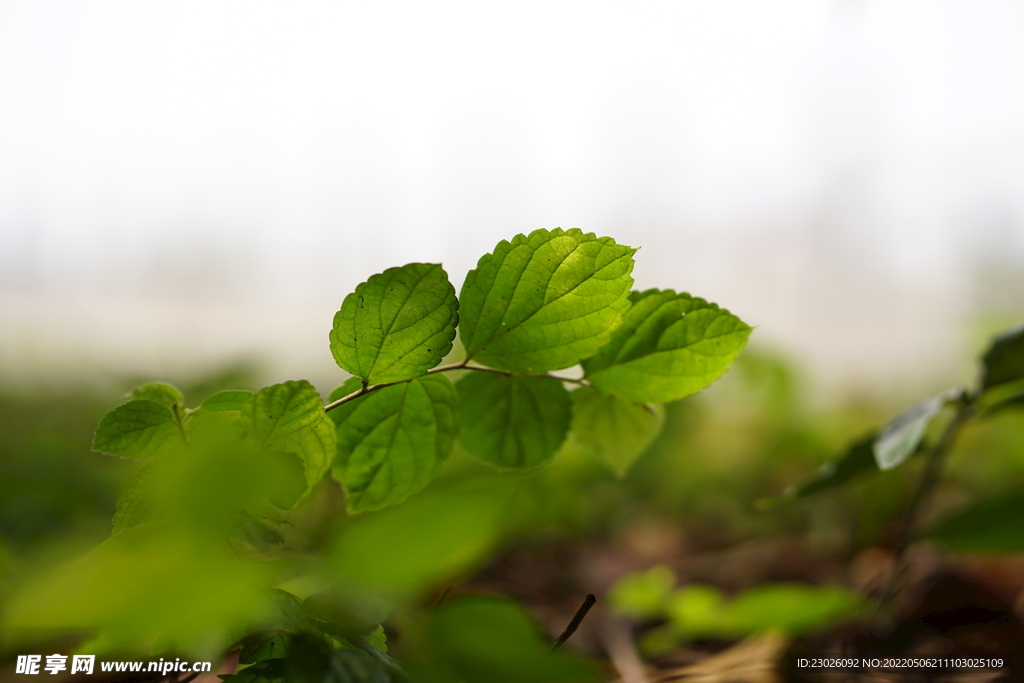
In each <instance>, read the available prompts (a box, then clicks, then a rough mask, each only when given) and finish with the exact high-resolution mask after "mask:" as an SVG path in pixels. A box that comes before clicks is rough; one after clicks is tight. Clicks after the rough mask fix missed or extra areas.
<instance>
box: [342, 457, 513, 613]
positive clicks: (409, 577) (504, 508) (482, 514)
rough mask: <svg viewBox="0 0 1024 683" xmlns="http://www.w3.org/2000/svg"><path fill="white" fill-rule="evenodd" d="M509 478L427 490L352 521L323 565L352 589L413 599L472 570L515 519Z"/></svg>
mask: <svg viewBox="0 0 1024 683" xmlns="http://www.w3.org/2000/svg"><path fill="white" fill-rule="evenodd" d="M516 484H517V482H516V481H515V480H514V479H510V478H509V477H500V476H488V477H473V478H469V479H463V480H457V481H454V482H453V481H440V482H435V484H434V485H433V486H431V487H430V488H428V489H427V490H425V491H422V492H421V493H418V494H416V495H414V496H412V497H410V498H409V499H408V500H406V501H404V502H403V503H401V504H399V505H395V506H394V507H390V508H387V509H384V510H381V511H379V512H375V513H374V514H372V515H360V516H358V517H355V518H353V519H352V520H351V521H350V522H349V524H348V525H347V526H345V527H344V528H343V529H342V530H341V532H340V533H339V534H338V535H337V537H336V541H335V543H334V547H333V549H332V551H331V553H330V562H331V564H332V565H333V566H334V567H335V568H336V569H337V570H338V571H340V572H341V573H342V574H344V575H345V576H348V577H351V578H352V579H353V580H355V581H366V582H373V583H374V584H376V585H383V586H387V587H389V588H391V589H393V590H398V591H403V592H409V593H415V592H418V591H420V590H423V589H425V588H428V587H430V586H433V585H436V584H437V583H438V582H441V581H451V580H452V579H453V578H455V577H456V576H458V575H460V574H462V573H464V572H466V571H469V570H471V569H473V568H474V567H475V566H476V565H477V564H479V563H480V562H481V561H483V559H484V558H485V557H487V556H488V553H490V552H491V551H492V550H493V549H494V547H495V545H496V544H497V543H498V541H499V540H500V539H501V538H502V535H503V534H504V532H505V529H506V527H507V526H509V524H510V522H511V521H512V520H514V519H515V517H514V514H513V510H514V506H513V500H514V496H515V495H516Z"/></svg>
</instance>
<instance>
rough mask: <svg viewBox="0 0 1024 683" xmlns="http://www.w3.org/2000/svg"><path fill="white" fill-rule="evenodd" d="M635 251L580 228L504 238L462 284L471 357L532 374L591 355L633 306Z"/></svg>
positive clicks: (464, 330) (461, 330) (464, 325)
mask: <svg viewBox="0 0 1024 683" xmlns="http://www.w3.org/2000/svg"><path fill="white" fill-rule="evenodd" d="M635 251H636V249H633V248H632V247H627V246H624V245H621V244H616V243H615V240H613V239H611V238H610V237H601V238H598V237H595V236H594V235H593V233H584V232H583V231H582V230H578V229H572V230H562V229H560V228H556V229H555V230H534V231H533V232H531V233H530V235H529V236H525V235H517V236H516V237H514V238H513V239H512V241H511V242H505V241H502V242H500V243H499V244H498V246H496V247H495V248H494V252H493V253H491V254H487V255H485V256H484V257H483V258H481V259H480V261H479V262H478V263H477V267H476V269H475V270H471V271H470V272H469V273H468V274H467V275H466V281H465V284H463V286H462V293H461V295H460V297H459V300H460V305H461V316H462V324H461V326H460V328H459V334H460V338H461V340H462V343H463V345H464V346H465V348H466V354H467V355H468V356H469V357H470V358H472V359H473V360H475V361H476V362H478V363H482V364H483V365H488V366H491V367H494V368H501V369H503V370H511V371H516V372H534V373H537V372H545V371H548V370H557V369H559V368H567V367H570V366H572V365H575V364H576V363H578V362H579V361H580V360H581V359H583V358H586V357H588V356H591V355H593V354H594V353H595V352H597V350H598V349H600V348H601V347H602V346H603V345H604V344H606V343H607V342H608V340H609V338H610V336H609V335H610V334H611V332H612V331H613V330H614V329H615V328H616V327H618V326H619V325H620V324H621V322H622V315H623V314H624V313H625V311H626V309H627V308H629V301H628V299H627V296H628V294H629V288H630V287H631V286H632V284H633V278H632V277H630V272H631V271H632V270H633V253H634V252H635Z"/></svg>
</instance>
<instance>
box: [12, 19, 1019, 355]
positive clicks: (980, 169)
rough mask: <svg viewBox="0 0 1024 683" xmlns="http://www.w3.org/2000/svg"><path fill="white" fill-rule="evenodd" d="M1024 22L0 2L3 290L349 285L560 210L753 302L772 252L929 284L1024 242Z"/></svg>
mask: <svg viewBox="0 0 1024 683" xmlns="http://www.w3.org/2000/svg"><path fill="white" fill-rule="evenodd" d="M1021 36H1024V5H1022V4H1021V3H1019V2H1013V1H1011V0H1005V1H1000V0H970V1H967V0H963V1H958V0H919V1H905V2H899V1H891V2H881V1H870V0H860V1H858V0H842V1H835V0H831V1H825V0H817V1H816V0H778V1H776V2H763V1H751V2H738V1H725V0H705V1H704V2H693V1H682V0H679V1H675V2H629V3H626V2H619V3H602V2H551V1H548V2H519V1H517V2H514V3H504V4H499V3H482V2H465V3H452V2H430V3H423V2H401V3H386V2H319V3H318V2H305V3H304V2H293V1H289V2H276V3H259V2H251V1H246V2H226V1H219V2H210V1H209V0H205V1H203V2H185V1H180V0H178V1H175V2H169V3H156V2H139V1H138V0H132V1H126V2H97V1H90V2H80V1H70V2H47V1H44V2H40V1H38V0H0V291H8V292H11V291H15V292H17V291H22V292H24V291H32V292H43V293H46V294H48V295H49V296H57V297H62V296H71V297H79V298H81V297H84V296H112V295H114V294H117V295H131V296H136V297H142V298H143V299H146V297H150V298H153V299H154V300H156V299H161V298H162V299H167V298H168V297H170V298H172V299H173V298H174V297H175V296H179V295H181V296H185V297H186V301H188V300H192V299H196V298H204V297H205V298H207V299H217V298H218V297H220V298H224V299H225V300H227V299H230V298H232V297H234V298H235V299H238V298H239V297H241V298H243V299H247V300H251V299H254V298H255V299H259V300H261V301H270V302H277V303H278V304H280V305H294V304H296V303H297V302H309V301H320V300H328V301H330V302H334V303H335V305H336V302H338V301H340V299H341V297H343V296H344V294H345V293H346V292H348V291H350V290H351V288H352V287H353V286H354V285H355V284H356V283H358V282H360V281H362V280H364V279H365V278H366V277H367V276H368V275H370V274H371V273H373V272H376V271H379V270H382V269H383V268H386V267H389V266H392V265H400V264H401V263H405V262H408V261H414V260H416V261H441V262H443V263H445V265H446V267H447V268H448V270H449V272H450V273H451V274H452V279H453V280H454V281H455V282H456V284H457V285H458V284H459V283H460V282H461V279H462V276H463V274H464V273H465V271H466V270H467V269H469V268H471V267H472V265H473V264H474V262H475V260H476V258H477V257H478V256H479V255H480V254H482V253H484V252H485V251H488V250H489V249H490V248H491V247H493V245H494V243H495V242H496V241H498V240H499V239H502V238H507V237H511V236H512V235H513V234H515V233H517V232H528V231H529V230H532V229H534V228H536V227H555V226H562V227H581V228H585V229H587V230H593V231H596V232H599V233H601V234H610V235H612V236H614V237H616V238H617V239H619V240H620V241H622V242H626V243H629V244H634V245H641V246H643V247H645V249H644V250H643V251H642V252H641V258H640V261H639V264H638V268H637V273H636V274H637V276H638V284H640V285H641V286H644V287H648V286H656V285H657V286H663V287H674V288H677V289H682V290H692V291H693V292H694V293H696V294H701V295H705V296H708V297H709V298H717V299H719V300H720V301H722V303H724V304H726V305H729V306H730V307H732V308H734V309H742V308H743V307H744V306H746V307H747V310H748V311H750V314H749V315H748V317H753V318H760V319H761V320H760V321H759V322H761V324H762V329H763V328H764V327H765V323H764V322H763V321H765V320H769V319H770V318H771V317H772V316H773V315H774V316H782V317H784V315H787V313H786V311H785V310H783V309H780V308H779V306H778V305H777V304H776V305H774V308H773V307H772V306H770V305H768V304H767V303H766V300H767V298H768V294H767V293H765V292H764V291H751V290H752V287H753V288H756V289H757V290H764V289H765V288H766V287H765V281H764V280H759V281H756V282H754V280H753V279H752V278H756V277H758V276H759V275H758V274H759V273H761V275H762V276H763V277H765V278H769V283H770V284H771V285H772V286H777V287H778V291H779V292H782V293H785V292H788V291H798V290H800V289H801V288H807V287H808V286H809V284H810V285H811V286H814V287H818V286H824V287H828V286H831V285H835V286H838V287H840V288H842V286H844V285H843V283H842V282H839V280H841V279H843V278H846V280H849V279H850V278H851V277H853V278H855V279H856V278H859V279H860V280H865V281H877V280H879V278H881V280H882V281H884V282H886V283H889V284H887V285H886V286H891V287H903V288H910V289H914V288H918V289H920V291H923V292H931V294H924V295H922V296H924V297H925V298H926V299H927V297H929V296H930V297H933V299H930V300H937V299H935V297H942V296H946V295H948V292H949V291H950V290H951V289H954V288H955V287H956V286H959V285H960V284H962V278H963V277H964V275H963V271H964V268H965V267H966V266H965V265H964V264H965V263H966V262H967V260H969V259H967V260H965V258H966V257H971V258H981V257H984V258H992V257H993V255H995V256H1002V255H1006V254H1011V255H1017V257H1018V258H1019V257H1020V256H1021V255H1024V229H1022V225H1024V87H1022V86H1024V40H1022V39H1021ZM979 230H983V231H984V232H985V237H984V239H983V240H980V241H979V242H980V244H981V245H982V246H980V247H971V246H965V245H967V244H968V242H969V238H970V237H971V236H972V235H973V234H974V233H976V232H977V231H979ZM972 250H973V251H972ZM979 250H981V251H983V252H985V253H984V254H981V255H980V256H979V254H977V253H975V252H977V251H979ZM765 262H767V263H765ZM758 269H761V270H758ZM765 269H766V270H765ZM762 270H763V272H762ZM829 278H832V279H833V280H836V282H833V281H832V280H830V279H829ZM957 278H961V279H957ZM860 280H858V281H860ZM837 282H838V284H836V283H837ZM844 282H845V280H844ZM822 283H824V284H822ZM830 283H831V285H830ZM787 287H788V288H789V289H786V288H787ZM899 291H900V292H903V291H904V290H903V289H900V290H899ZM907 291H909V290H907ZM914 291H918V290H917V289H914ZM907 296H910V295H907ZM189 297H191V298H192V299H190V298H189ZM818 303H820V302H818ZM794 305H799V306H804V307H809V306H811V302H807V301H804V302H803V303H800V304H794ZM759 306H764V307H763V308H759ZM12 310H13V309H12ZM788 314H789V315H791V317H793V316H796V318H799V317H800V316H801V315H802V316H804V318H801V319H803V320H805V322H806V320H807V318H806V315H807V314H805V313H799V315H798V314H797V313H794V312H793V311H789V313H788ZM893 315H897V313H893ZM796 318H793V319H794V320H796ZM790 323H792V325H796V327H794V328H793V329H794V330H797V329H798V328H799V325H800V323H794V322H792V321H790ZM792 325H791V326H792ZM805 326H806V325H805ZM801 329H802V328H801ZM767 334H768V335H769V336H771V335H772V334H773V333H772V331H771V328H770V326H769V328H768V331H767ZM787 334H788V333H786V332H784V331H780V332H778V333H777V334H776V336H777V337H778V338H780V339H785V338H786V335H787ZM793 334H797V332H793ZM908 334H909V333H908ZM912 346H913V344H909V347H912Z"/></svg>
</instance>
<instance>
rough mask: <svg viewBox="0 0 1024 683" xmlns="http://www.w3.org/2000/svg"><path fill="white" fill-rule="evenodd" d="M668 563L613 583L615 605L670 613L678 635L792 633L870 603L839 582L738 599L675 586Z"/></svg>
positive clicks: (630, 611)
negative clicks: (675, 588)
mask: <svg viewBox="0 0 1024 683" xmlns="http://www.w3.org/2000/svg"><path fill="white" fill-rule="evenodd" d="M674 583H675V576H674V575H673V573H672V571H671V570H669V569H668V568H667V567H661V566H658V567H653V568H651V569H649V570H647V571H645V572H637V573H635V574H628V575H626V576H624V577H623V578H621V579H619V581H618V582H617V583H616V584H615V585H614V586H613V587H612V588H611V590H610V591H609V594H608V598H609V600H610V602H611V604H612V608H613V609H615V610H616V611H617V612H619V613H620V614H624V615H628V616H631V617H634V618H643V619H650V618H654V617H659V616H660V617H665V618H667V619H668V623H669V626H670V629H669V630H670V632H671V634H672V635H674V636H675V637H676V638H681V639H684V640H693V639H698V638H709V637H715V638H718V637H729V638H741V637H745V636H748V635H750V634H753V633H757V632H759V631H765V630H768V629H779V630H782V631H784V632H786V633H789V634H791V635H799V634H802V633H807V632H810V631H813V630H815V629H817V628H820V627H822V626H823V625H825V624H828V623H830V622H832V621H835V620H837V619H840V618H844V617H850V616H853V615H856V614H858V613H859V612H861V611H862V610H863V609H864V607H865V606H866V603H865V600H864V598H863V597H862V596H861V595H859V594H858V593H856V592H854V591H851V590H848V589H845V588H840V587H837V586H807V585H802V584H788V583H785V584H764V585H761V586H757V587H755V588H751V589H750V590H747V591H744V592H742V593H739V594H738V595H736V596H735V597H733V598H731V599H730V598H728V597H726V595H725V594H724V593H723V592H722V591H720V590H719V589H718V588H715V587H714V586H708V585H702V584H690V585H688V586H684V587H682V588H679V589H677V590H672V586H673V584H674Z"/></svg>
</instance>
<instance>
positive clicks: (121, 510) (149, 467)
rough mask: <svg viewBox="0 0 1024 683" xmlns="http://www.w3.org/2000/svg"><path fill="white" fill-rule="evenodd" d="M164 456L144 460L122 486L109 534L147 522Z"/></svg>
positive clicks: (162, 469)
mask: <svg viewBox="0 0 1024 683" xmlns="http://www.w3.org/2000/svg"><path fill="white" fill-rule="evenodd" d="M164 460H165V458H156V459H153V460H150V461H149V462H146V463H144V464H143V465H142V467H140V468H139V469H138V470H136V472H135V474H133V475H132V476H131V478H130V479H128V483H126V484H125V486H124V491H123V492H122V493H121V497H120V498H118V499H117V511H116V512H114V519H113V520H112V522H113V525H114V528H113V530H112V531H111V535H114V534H117V533H119V532H121V531H124V530H125V529H128V528H131V527H133V526H137V525H139V524H142V523H143V522H147V521H149V520H150V519H151V517H152V514H153V500H152V495H153V486H154V484H155V483H156V482H158V481H160V478H161V476H162V475H163V471H164V470H165V469H166V468H165V467H164V465H165V463H164Z"/></svg>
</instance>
